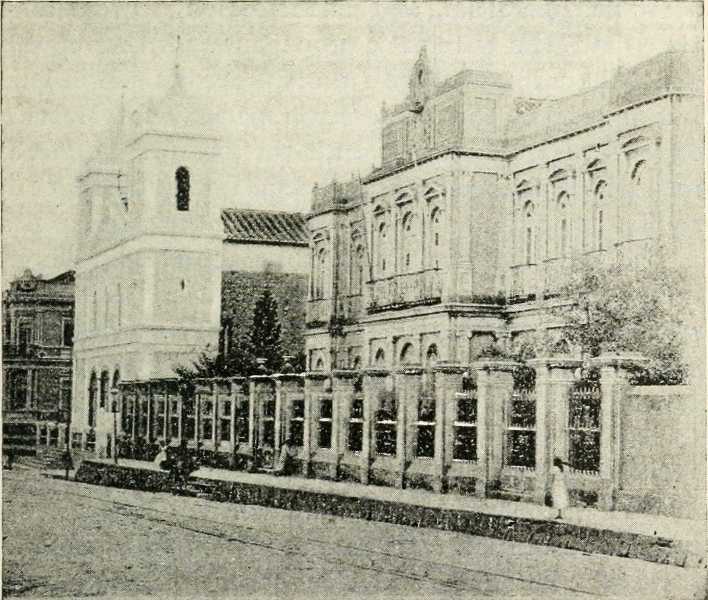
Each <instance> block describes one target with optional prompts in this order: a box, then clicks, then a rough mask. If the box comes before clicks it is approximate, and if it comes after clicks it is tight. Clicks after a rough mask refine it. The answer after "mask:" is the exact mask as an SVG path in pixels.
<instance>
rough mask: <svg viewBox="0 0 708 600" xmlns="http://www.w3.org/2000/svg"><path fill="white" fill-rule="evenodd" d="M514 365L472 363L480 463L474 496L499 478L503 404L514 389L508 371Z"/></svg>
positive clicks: (488, 362)
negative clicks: (479, 475)
mask: <svg viewBox="0 0 708 600" xmlns="http://www.w3.org/2000/svg"><path fill="white" fill-rule="evenodd" d="M518 366H519V363H517V362H515V361H511V360H478V361H475V362H473V363H472V368H473V369H475V370H476V371H477V406H478V409H477V423H478V426H477V431H478V436H479V437H478V442H477V445H478V454H477V460H478V462H479V464H480V465H481V466H482V480H481V481H480V483H479V485H478V486H477V494H478V495H485V496H486V495H488V494H489V492H490V491H491V490H492V489H494V488H495V487H497V486H498V485H499V483H500V480H501V472H502V466H503V458H504V457H503V451H504V431H505V418H506V407H507V404H508V402H509V398H510V396H511V393H512V391H513V389H514V380H513V376H512V372H513V370H514V369H515V368H516V367H518Z"/></svg>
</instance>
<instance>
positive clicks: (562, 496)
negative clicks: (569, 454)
mask: <svg viewBox="0 0 708 600" xmlns="http://www.w3.org/2000/svg"><path fill="white" fill-rule="evenodd" d="M564 465H567V463H564V462H563V461H562V460H561V459H560V458H558V457H555V458H554V459H553V469H552V473H553V486H552V487H551V498H552V499H553V508H555V509H556V510H557V511H558V514H557V515H556V517H555V518H556V519H562V518H563V509H565V508H568V504H569V501H568V484H567V483H566V481H565V471H564V470H563V466H564Z"/></svg>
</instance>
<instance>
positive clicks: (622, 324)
mask: <svg viewBox="0 0 708 600" xmlns="http://www.w3.org/2000/svg"><path fill="white" fill-rule="evenodd" d="M564 292H565V294H566V295H567V296H568V298H569V299H570V300H572V302H571V303H570V304H567V305H565V306H562V307H559V308H557V309H555V310H554V313H555V314H556V315H558V316H560V317H561V319H562V321H563V322H564V324H565V326H566V327H565V331H564V335H565V338H566V339H567V340H568V342H570V343H571V344H575V345H577V346H579V347H580V348H582V350H583V352H584V353H585V354H586V355H587V356H591V357H592V356H598V355H599V354H600V353H601V352H603V351H607V352H619V351H634V352H640V353H642V354H643V355H644V356H645V357H646V358H647V359H648V363H647V365H646V367H645V368H643V369H641V370H640V371H638V372H637V373H635V376H634V382H635V383H642V384H677V383H682V382H684V381H685V379H686V375H687V369H686V365H685V358H684V352H683V351H684V347H685V328H686V324H687V323H689V322H690V316H689V312H690V311H689V307H690V306H691V302H690V301H689V299H688V297H687V295H688V292H687V286H686V285H685V280H684V277H683V275H682V274H681V272H679V271H678V270H676V269H674V268H671V267H669V266H667V264H666V262H665V261H664V260H663V258H662V257H661V256H660V255H657V256H654V257H651V258H648V259H647V260H646V261H641V262H625V263H617V264H613V265H610V266H604V265H598V264H596V263H591V262H587V263H580V265H579V268H578V269H577V271H576V272H575V273H574V274H573V277H572V279H571V281H570V283H569V284H568V285H567V286H566V288H565V290H564Z"/></svg>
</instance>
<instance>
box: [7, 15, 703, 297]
mask: <svg viewBox="0 0 708 600" xmlns="http://www.w3.org/2000/svg"><path fill="white" fill-rule="evenodd" d="M2 16H3V19H2V150H3V152H2V282H3V287H5V286H6V285H7V283H8V281H10V280H11V279H12V278H14V277H15V276H16V275H18V274H19V273H21V272H22V270H24V269H25V268H31V269H32V271H33V272H35V273H41V274H43V275H45V276H53V275H55V274H57V273H59V272H62V271H64V270H66V269H71V268H73V267H74V260H75V239H76V216H77V205H78V187H77V177H78V176H79V175H80V174H81V171H82V168H83V165H84V164H85V162H86V160H87V159H89V158H90V156H91V152H92V149H93V148H94V147H95V146H96V144H97V143H99V142H100V139H101V135H102V131H103V130H105V129H106V128H107V127H108V126H109V125H110V124H111V122H112V121H113V120H114V119H115V118H116V115H117V113H118V107H119V102H120V96H121V90H122V88H123V86H125V92H124V93H125V98H126V105H127V107H128V109H130V108H132V107H134V106H136V105H139V104H141V103H143V102H144V101H146V100H147V99H149V98H159V97H160V96H162V95H163V94H164V93H165V92H166V90H167V88H168V87H169V84H170V81H171V77H172V66H173V64H174V61H175V47H176V42H175V40H176V37H177V35H180V36H181V50H180V63H181V70H182V72H183V73H184V81H185V84H186V86H187V89H188V90H189V91H190V93H192V94H195V95H197V96H200V97H201V98H203V99H204V102H205V104H206V105H208V106H210V107H211V108H213V109H215V110H216V112H217V113H218V114H219V118H220V127H221V131H222V136H223V139H224V152H223V156H222V166H221V169H222V176H221V177H220V179H219V181H218V182H216V194H217V196H216V202H218V203H219V205H221V206H224V207H227V206H233V207H241V208H266V209H273V210H297V211H307V209H308V206H309V202H310V195H311V191H312V187H313V185H314V184H315V182H317V183H319V184H320V185H324V184H327V183H329V182H331V181H332V180H333V179H335V178H338V179H340V180H341V179H346V178H349V177H350V176H351V175H352V174H357V173H360V174H361V175H362V176H363V175H365V174H366V173H367V172H368V171H370V170H371V168H372V167H373V166H374V165H376V164H378V163H379V161H380V147H381V142H380V126H381V105H382V103H383V102H384V101H385V102H386V103H388V104H389V105H391V104H395V103H398V102H400V101H402V100H403V99H404V97H405V95H406V93H407V85H408V76H409V73H410V69H411V68H412V65H413V63H414V62H415V60H416V58H417V56H418V53H419V50H420V48H421V46H422V45H426V46H427V50H428V56H429V58H430V60H431V63H432V67H433V69H434V71H435V72H436V75H437V77H438V78H439V79H444V78H446V77H449V76H452V75H454V74H455V73H456V72H458V71H460V70H462V69H464V68H470V69H472V68H477V69H484V70H496V71H501V72H504V73H507V74H508V75H509V76H510V77H511V79H512V81H513V93H514V95H519V96H533V97H557V96H562V95H565V94H569V93H573V92H575V91H577V90H578V89H580V88H582V87H586V86H589V85H592V84H595V83H599V82H600V81H603V80H605V79H607V78H609V76H610V75H611V73H612V72H613V71H614V69H616V68H617V66H619V65H625V66H630V65H632V64H634V63H636V62H639V61H641V60H643V59H645V58H649V57H650V56H652V55H654V54H656V53H658V52H661V51H662V50H665V49H668V48H671V47H674V48H683V47H688V46H691V45H697V44H701V43H702V39H703V38H702V36H703V31H702V27H703V15H702V6H701V4H700V3H698V2H695V3H690V2H666V3H663V2H662V3H650V2H643V3H633V2H598V3H595V2H584V3H560V2H529V3H523V2H514V3H512V2H470V3H444V4H443V3H423V2H421V3H381V4H374V3H312V4H310V3H292V4H275V3H272V4H266V3H253V4H246V3H234V4H231V3H197V2H194V3H147V2H145V3H143V2H131V3H118V2H116V3H110V2H109V3H61V2H31V3H29V2H27V3H5V4H4V6H3V13H2Z"/></svg>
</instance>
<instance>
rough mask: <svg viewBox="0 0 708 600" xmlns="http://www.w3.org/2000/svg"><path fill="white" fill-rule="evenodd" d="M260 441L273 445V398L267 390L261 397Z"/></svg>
mask: <svg viewBox="0 0 708 600" xmlns="http://www.w3.org/2000/svg"><path fill="white" fill-rule="evenodd" d="M262 406H263V408H262V411H263V412H262V415H263V420H262V424H261V427H262V429H261V436H262V437H261V442H262V445H263V446H270V447H271V448H274V447H275V398H274V397H273V394H272V393H270V392H268V393H266V394H265V397H264V399H263V405H262Z"/></svg>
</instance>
